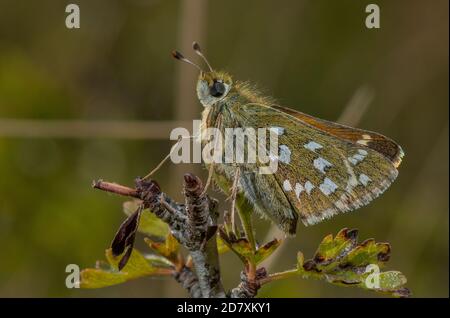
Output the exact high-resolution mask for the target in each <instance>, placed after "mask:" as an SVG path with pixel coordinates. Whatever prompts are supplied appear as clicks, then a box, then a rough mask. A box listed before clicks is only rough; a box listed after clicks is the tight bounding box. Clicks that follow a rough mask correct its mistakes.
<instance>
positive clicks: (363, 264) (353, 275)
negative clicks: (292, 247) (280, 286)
mask: <svg viewBox="0 0 450 318" xmlns="http://www.w3.org/2000/svg"><path fill="white" fill-rule="evenodd" d="M357 234H358V232H357V230H348V229H342V230H341V231H339V233H338V234H337V235H336V237H334V238H333V236H332V235H331V234H330V235H328V236H326V237H325V238H324V239H323V240H322V242H321V243H320V245H319V247H318V248H317V252H316V254H315V255H314V258H313V259H310V260H308V261H304V257H303V254H302V253H300V252H299V253H298V255H297V274H299V275H301V276H303V277H304V278H315V279H321V280H325V281H327V282H329V283H332V284H336V285H341V286H346V287H348V286H353V287H360V288H364V289H367V290H372V291H375V292H379V293H385V294H389V295H392V296H395V297H408V296H409V295H410V291H409V290H408V289H407V288H405V287H404V285H405V284H406V282H407V279H406V277H405V276H404V275H403V274H402V273H401V272H398V271H386V272H382V271H381V268H383V267H384V265H385V263H386V262H387V261H388V260H389V256H390V252H391V248H390V245H389V244H388V243H376V242H375V240H374V239H368V240H365V241H364V242H362V243H360V244H358V242H357ZM291 273H292V271H286V272H284V273H278V274H273V276H274V277H277V278H280V277H281V278H284V277H288V276H289V275H291Z"/></svg>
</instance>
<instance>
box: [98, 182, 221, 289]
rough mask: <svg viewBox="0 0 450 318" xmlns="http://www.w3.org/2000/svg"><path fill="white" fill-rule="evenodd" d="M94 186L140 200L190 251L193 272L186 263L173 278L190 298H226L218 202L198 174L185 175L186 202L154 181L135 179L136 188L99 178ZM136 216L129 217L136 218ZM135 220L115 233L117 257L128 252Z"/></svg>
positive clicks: (114, 247)
mask: <svg viewBox="0 0 450 318" xmlns="http://www.w3.org/2000/svg"><path fill="white" fill-rule="evenodd" d="M93 187H94V188H96V189H100V190H103V191H107V192H111V193H116V194H119V195H124V196H130V197H133V198H138V199H140V200H142V206H143V207H144V208H148V209H149V210H150V211H151V212H152V213H154V214H155V215H156V216H157V217H158V218H160V219H161V220H163V221H164V222H166V223H167V224H168V225H169V227H170V230H171V233H172V234H173V236H174V237H175V238H176V239H177V240H178V242H179V243H180V244H181V245H183V246H184V247H186V248H187V249H188V250H189V252H190V255H191V257H192V261H193V265H194V268H195V273H196V275H194V273H193V272H192V271H191V270H190V269H189V268H188V267H186V266H185V267H183V268H182V269H181V270H180V271H178V272H177V274H175V279H176V280H177V281H178V282H180V283H181V284H182V285H183V286H184V287H185V288H186V289H187V290H188V291H189V292H190V294H191V295H192V296H193V297H200V296H201V297H225V292H224V289H223V286H222V283H221V279H220V267H219V257H218V252H217V243H216V237H215V235H216V230H217V217H218V213H217V201H216V200H214V199H211V198H209V197H208V196H207V195H206V194H204V193H203V185H202V182H201V181H200V179H199V178H198V177H196V176H194V175H191V174H186V175H185V177H184V195H185V198H186V204H180V203H176V202H175V201H173V200H172V199H171V198H170V197H168V196H167V195H166V194H164V193H163V192H162V191H161V189H160V187H159V185H158V184H157V183H156V182H155V181H153V180H142V179H137V180H136V189H132V188H129V187H125V186H122V185H119V184H115V183H110V182H104V181H101V180H100V181H97V182H94V184H93ZM136 215H137V213H135V214H133V215H132V216H130V218H134V219H136V218H137V217H136ZM134 219H133V220H129V219H127V221H125V222H124V223H123V224H122V226H121V228H120V229H119V231H118V232H117V235H116V238H115V239H114V241H113V246H112V248H113V251H115V255H116V256H117V255H121V254H122V253H123V252H124V251H127V252H128V251H131V248H132V246H131V245H132V244H133V243H134V235H135V232H136V229H137V227H136V226H133V227H131V226H130V224H135V223H136V222H135V220H134ZM131 221H133V222H131ZM125 257H127V258H125ZM128 257H129V253H126V254H125V256H124V258H125V259H124V258H122V260H121V262H120V264H121V266H120V268H122V267H123V266H125V263H126V261H127V260H128Z"/></svg>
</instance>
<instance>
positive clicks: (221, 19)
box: [0, 0, 449, 297]
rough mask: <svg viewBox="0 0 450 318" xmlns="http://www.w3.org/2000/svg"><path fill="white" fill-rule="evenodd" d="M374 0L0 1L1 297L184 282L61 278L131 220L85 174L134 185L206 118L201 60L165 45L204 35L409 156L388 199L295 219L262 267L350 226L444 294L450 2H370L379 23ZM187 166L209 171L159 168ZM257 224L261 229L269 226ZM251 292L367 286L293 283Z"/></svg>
mask: <svg viewBox="0 0 450 318" xmlns="http://www.w3.org/2000/svg"><path fill="white" fill-rule="evenodd" d="M68 3H76V4H78V5H79V6H80V9H81V28H80V29H72V30H69V29H67V28H66V26H65V18H66V15H67V14H66V13H65V6H66V5H67V4H68ZM369 3H372V1H362V0H358V1H355V0H343V1H332V0H327V1H326V0H319V1H317V0H316V1H312V0H301V1H300V0H292V1H282V2H280V1H274V0H273V1H271V0H266V1H256V0H252V1H237V0H233V1H230V0H228V1H218V0H211V1H207V0H184V1H175V0H166V1H162V0H159V1H158V0H147V1H146V0H133V1H126V2H125V1H118V0H115V1H106V0H94V1H92V0H91V1H87V0H77V1H57V0H53V1H50V0H47V1H45V0H44V1H33V2H31V1H23V0H21V1H17V0H16V1H12V0H11V1H9V0H6V1H5V0H0V241H1V242H2V243H1V246H2V249H1V252H0V296H3V297H14V296H15V297H105V296H112V297H175V296H185V295H186V294H185V292H184V291H183V290H182V289H181V287H180V286H178V285H177V284H176V283H175V282H173V281H172V280H171V279H140V280H137V281H133V282H129V283H126V284H123V285H120V286H117V287H110V288H106V289H99V290H69V289H67V288H66V287H65V277H66V273H65V267H66V265H67V264H69V263H75V264H79V265H80V267H82V268H84V267H92V266H93V265H94V263H95V261H96V260H97V259H103V253H104V250H105V248H107V247H108V246H109V244H110V241H111V239H112V237H113V235H114V233H115V231H116V229H117V227H118V225H119V224H120V223H121V221H122V220H123V218H124V216H123V214H122V212H121V203H122V202H123V201H124V200H123V198H119V197H116V196H110V195H106V194H105V193H100V192H96V191H94V190H92V189H91V187H90V184H91V181H92V180H93V179H96V178H104V179H107V180H110V181H116V182H120V183H123V184H128V185H132V183H133V179H134V178H135V177H136V176H139V175H144V174H145V173H147V172H148V171H149V170H151V169H152V168H154V167H155V166H156V164H157V163H158V162H159V161H160V160H161V159H162V158H163V157H164V156H165V155H166V154H167V152H168V150H169V149H170V146H171V144H172V142H170V141H169V138H168V136H169V131H170V129H171V128H173V127H177V126H179V125H180V122H181V123H184V122H186V123H187V125H188V126H187V128H189V129H191V120H192V119H198V118H199V117H200V111H201V106H200V104H199V103H198V102H197V100H196V98H195V94H194V88H195V79H196V75H197V74H196V72H195V69H194V68H192V67H190V66H188V65H185V64H182V63H176V62H175V61H174V60H173V59H172V58H171V57H170V52H171V50H173V49H175V48H177V49H180V50H181V51H182V52H183V53H185V55H187V56H190V57H193V56H194V54H193V52H192V50H191V49H190V44H191V43H192V41H193V40H197V41H198V42H200V43H201V44H202V46H203V49H204V51H205V52H206V55H207V56H208V57H209V60H210V62H211V63H212V64H213V66H214V67H216V68H223V69H226V70H228V71H229V72H230V73H231V74H233V75H234V76H235V78H238V79H242V80H251V81H252V82H254V83H257V84H258V85H259V87H261V88H262V89H263V90H264V91H265V92H266V93H267V94H270V95H272V96H274V97H276V98H277V99H278V100H279V101H280V102H281V103H282V104H283V105H286V106H289V107H291V108H295V109H298V110H301V111H304V112H306V113H309V114H311V115H314V116H318V117H321V118H324V119H329V120H337V119H340V120H341V121H342V122H346V123H352V124H355V125H356V126H358V127H361V128H365V129H370V130H375V131H378V132H380V133H383V134H385V135H387V136H390V137H392V138H393V139H394V140H396V141H398V142H399V143H400V144H401V145H402V146H403V148H404V150H405V152H406V157H405V159H404V163H403V164H402V166H401V167H400V175H399V178H398V180H397V181H396V182H395V183H394V185H393V186H392V187H391V188H390V189H389V190H388V191H387V192H386V193H385V194H384V195H383V196H382V197H380V198H379V199H377V200H375V201H374V202H373V203H372V204H370V205H369V206H367V207H365V208H362V209H360V210H358V211H357V212H353V213H349V214H346V215H340V216H337V217H335V218H333V219H332V220H329V221H327V222H323V223H321V224H318V225H316V226H313V227H307V228H306V227H304V226H303V225H299V231H298V234H297V237H296V238H294V239H290V240H288V241H286V242H285V246H284V247H283V249H282V250H281V251H280V253H279V254H278V255H277V256H276V257H274V258H273V259H272V261H271V262H270V263H269V264H268V266H269V268H270V271H278V270H283V269H288V268H290V267H292V266H293V265H294V263H295V255H296V251H298V250H302V251H303V252H304V253H305V255H306V257H310V256H312V254H313V253H314V250H315V248H316V247H317V244H318V243H319V242H320V240H321V238H322V237H323V236H325V235H326V234H328V233H336V232H337V231H338V230H339V229H341V228H342V227H350V228H358V229H359V230H360V238H361V239H365V238H369V237H375V238H376V239H377V240H379V241H388V242H390V243H391V245H392V257H391V261H390V262H389V268H390V269H397V270H401V271H402V272H404V273H405V274H406V276H407V277H408V279H409V281H408V287H410V288H411V289H412V291H413V294H414V296H417V297H431V296H439V297H444V296H445V297H448V295H449V292H448V286H449V279H448V273H449V267H448V251H449V248H448V237H449V235H448V234H449V233H448V229H449V223H448V221H449V220H448V215H449V201H448V190H449V189H448V180H449V178H448V165H449V157H448V135H449V132H448V109H449V106H448V105H449V95H448V84H449V78H448V74H449V73H448V69H449V68H448V66H449V65H448V57H449V55H448V45H449V43H448V23H449V22H448V9H449V8H448V1H447V0H434V1H428V2H427V1H419V0H415V1H409V0H402V1H387V0H385V1H380V0H378V1H376V2H375V3H377V4H378V5H379V6H380V8H381V29H378V30H376V29H372V30H369V29H367V28H366V27H365V25H364V21H365V17H366V15H367V14H366V13H365V7H366V5H367V4H369ZM193 59H195V60H198V59H197V58H193ZM184 171H195V172H197V173H201V174H202V175H203V176H205V175H206V173H205V171H204V170H203V169H201V168H200V167H198V166H195V165H192V166H190V165H182V166H174V165H173V164H166V165H165V166H164V167H163V168H162V169H161V170H160V171H159V172H158V173H157V175H155V178H156V179H157V180H158V181H159V182H160V184H161V186H162V187H163V189H166V190H167V192H169V193H170V194H171V195H172V196H173V197H175V198H178V199H180V198H181V178H182V173H183V172H184ZM217 196H218V197H219V198H222V197H221V196H220V195H217ZM222 202H223V201H222ZM226 204H228V203H222V205H221V209H224V208H227V205H226ZM257 224H258V225H257V226H258V227H257V229H258V238H259V239H260V240H263V239H264V238H265V236H266V235H267V232H270V233H272V234H273V232H271V230H270V224H268V223H267V222H264V221H261V220H257ZM275 235H278V233H275ZM139 241H141V239H139ZM222 266H223V267H224V268H226V269H227V270H225V271H224V273H223V279H224V284H225V286H226V287H227V288H231V287H234V286H235V285H236V284H237V283H238V273H239V272H240V270H241V265H240V262H239V261H238V259H237V258H236V257H235V256H234V255H231V254H230V255H226V256H225V257H224V258H223V259H222ZM260 296H264V297H337V296H340V297H373V296H374V294H372V293H369V292H367V291H363V290H356V289H351V288H342V287H335V286H331V285H329V284H326V283H325V282H319V281H305V280H302V279H292V280H289V281H279V282H276V283H273V284H269V285H267V286H265V287H264V288H263V289H262V290H261V292H260Z"/></svg>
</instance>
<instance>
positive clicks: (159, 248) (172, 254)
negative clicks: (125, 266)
mask: <svg viewBox="0 0 450 318" xmlns="http://www.w3.org/2000/svg"><path fill="white" fill-rule="evenodd" d="M144 241H145V243H147V244H148V246H150V248H151V249H153V250H154V251H155V252H157V253H158V254H160V255H161V256H163V257H164V258H166V259H167V260H169V261H170V262H171V263H176V262H177V261H178V253H179V251H180V244H179V243H178V241H177V240H176V239H175V237H174V236H173V235H172V234H171V233H170V232H169V233H168V234H167V235H166V239H165V241H164V242H163V243H160V242H155V241H153V240H152V239H150V238H148V237H146V238H144Z"/></svg>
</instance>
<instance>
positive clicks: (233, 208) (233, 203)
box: [230, 167, 241, 231]
mask: <svg viewBox="0 0 450 318" xmlns="http://www.w3.org/2000/svg"><path fill="white" fill-rule="evenodd" d="M240 173H241V170H240V169H239V167H237V168H236V170H235V172H234V180H233V186H232V187H231V196H230V198H231V228H232V229H233V231H236V221H235V219H236V218H235V215H236V196H237V189H238V181H239V177H240Z"/></svg>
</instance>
